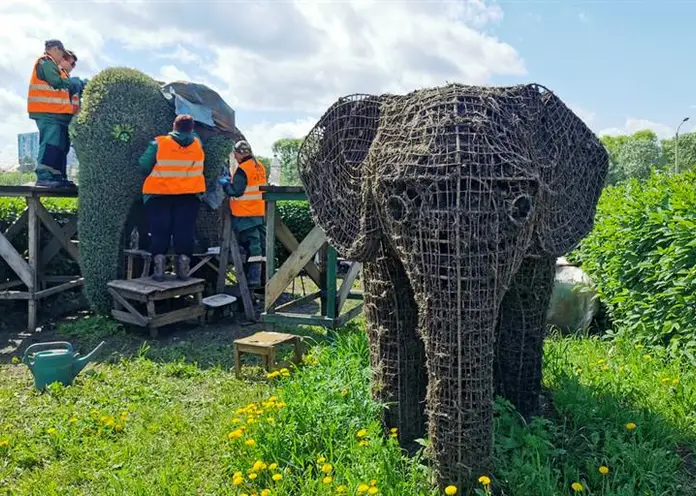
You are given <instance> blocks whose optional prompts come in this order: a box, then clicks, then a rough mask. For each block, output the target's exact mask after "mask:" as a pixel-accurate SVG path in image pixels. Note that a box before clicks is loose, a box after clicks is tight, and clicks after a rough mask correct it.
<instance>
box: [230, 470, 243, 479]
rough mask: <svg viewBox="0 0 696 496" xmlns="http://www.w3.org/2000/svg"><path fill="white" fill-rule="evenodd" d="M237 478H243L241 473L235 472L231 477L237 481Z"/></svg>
mask: <svg viewBox="0 0 696 496" xmlns="http://www.w3.org/2000/svg"><path fill="white" fill-rule="evenodd" d="M239 477H244V475H243V474H242V473H241V472H235V473H234V475H233V476H232V478H233V479H237V478H239Z"/></svg>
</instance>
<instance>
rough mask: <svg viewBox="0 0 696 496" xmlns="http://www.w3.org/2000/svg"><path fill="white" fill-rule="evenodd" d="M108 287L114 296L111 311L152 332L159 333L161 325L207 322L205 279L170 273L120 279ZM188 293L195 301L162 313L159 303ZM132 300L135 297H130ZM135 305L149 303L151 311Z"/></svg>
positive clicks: (118, 317)
mask: <svg viewBox="0 0 696 496" xmlns="http://www.w3.org/2000/svg"><path fill="white" fill-rule="evenodd" d="M107 287H108V291H109V293H110V294H111V296H112V297H113V299H114V308H113V310H111V315H112V316H113V317H114V318H115V319H116V320H118V321H121V322H124V323H127V324H132V325H136V326H140V327H147V328H149V329H150V336H152V337H156V336H157V329H158V328H159V327H162V326H165V325H169V324H174V323H176V322H184V321H186V320H192V319H200V321H201V325H203V324H204V323H205V307H204V306H203V303H202V301H203V290H204V289H205V280H203V279H193V278H191V279H189V280H188V281H180V280H179V279H177V278H176V277H175V276H171V275H167V276H166V278H165V280H164V281H162V282H157V281H155V280H154V279H152V278H151V277H142V278H139V279H119V280H116V281H111V282H109V283H108V284H107ZM187 296H193V297H194V299H193V302H188V301H186V303H187V305H186V306H184V307H183V308H179V309H176V310H171V311H168V312H165V313H160V314H158V313H157V312H156V308H155V303H156V302H164V301H167V300H169V301H170V302H171V301H174V300H175V299H176V300H178V301H185V300H186V297H187ZM129 300H131V301H129ZM135 305H139V306H143V305H144V306H145V308H146V312H147V315H143V314H142V313H141V312H140V311H139V310H138V309H137V308H136V307H135Z"/></svg>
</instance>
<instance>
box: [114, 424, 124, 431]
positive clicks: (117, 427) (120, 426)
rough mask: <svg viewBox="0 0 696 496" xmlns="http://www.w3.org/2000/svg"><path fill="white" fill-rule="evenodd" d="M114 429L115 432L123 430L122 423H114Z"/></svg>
mask: <svg viewBox="0 0 696 496" xmlns="http://www.w3.org/2000/svg"><path fill="white" fill-rule="evenodd" d="M114 429H116V431H117V432H121V431H122V430H123V425H122V424H116V425H115V426H114Z"/></svg>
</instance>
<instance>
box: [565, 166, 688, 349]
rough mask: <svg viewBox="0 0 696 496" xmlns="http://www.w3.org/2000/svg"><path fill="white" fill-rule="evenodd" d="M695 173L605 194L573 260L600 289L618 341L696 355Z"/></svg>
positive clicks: (657, 178) (629, 184) (632, 183)
mask: <svg viewBox="0 0 696 496" xmlns="http://www.w3.org/2000/svg"><path fill="white" fill-rule="evenodd" d="M695 183H696V172H686V173H683V174H681V175H676V176H667V175H664V174H662V175H653V176H652V177H650V178H649V179H648V180H647V181H645V182H639V181H638V180H635V179H634V180H631V181H629V182H627V183H626V184H623V185H621V186H614V187H608V188H606V189H605V191H604V193H603V195H602V197H601V199H600V202H599V205H598V210H597V216H596V221H595V228H594V230H593V232H592V233H591V234H590V235H589V236H588V237H587V238H585V240H583V242H582V243H581V245H580V247H579V249H578V250H577V251H576V252H575V253H573V255H572V258H573V259H575V260H577V261H579V262H580V263H581V264H582V267H583V269H584V270H585V271H587V273H588V274H589V275H590V277H592V278H593V279H594V281H595V283H596V284H597V286H598V289H599V291H600V296H601V298H602V299H603V300H604V302H605V303H606V304H607V305H608V307H609V312H610V314H611V317H612V318H613V321H614V323H615V324H616V328H617V330H616V331H614V333H615V334H619V335H626V336H627V337H629V338H630V339H631V340H632V341H634V342H636V343H643V344H654V345H665V346H667V347H668V350H669V351H670V353H671V354H673V355H677V354H686V355H687V356H688V357H690V358H691V359H692V360H693V357H694V354H696V332H695V331H696V329H695V328H694V322H696V189H695V188H694V184H695Z"/></svg>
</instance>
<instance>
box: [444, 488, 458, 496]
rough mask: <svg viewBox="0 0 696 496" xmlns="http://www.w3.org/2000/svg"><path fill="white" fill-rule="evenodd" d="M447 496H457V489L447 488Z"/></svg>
mask: <svg viewBox="0 0 696 496" xmlns="http://www.w3.org/2000/svg"><path fill="white" fill-rule="evenodd" d="M445 494H446V495H447V496H454V495H455V494H457V488H456V486H447V487H446V488H445Z"/></svg>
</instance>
